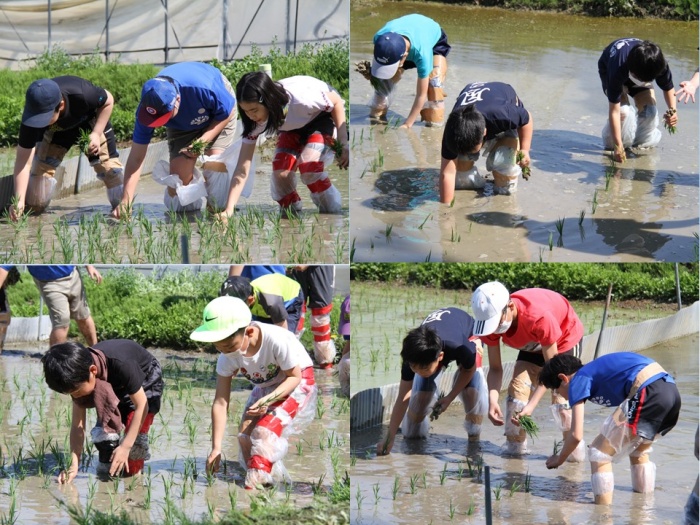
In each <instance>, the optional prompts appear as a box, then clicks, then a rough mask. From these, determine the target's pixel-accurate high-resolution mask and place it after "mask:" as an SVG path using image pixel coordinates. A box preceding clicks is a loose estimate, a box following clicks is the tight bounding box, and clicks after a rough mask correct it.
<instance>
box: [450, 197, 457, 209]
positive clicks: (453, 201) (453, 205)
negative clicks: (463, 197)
mask: <svg viewBox="0 0 700 525" xmlns="http://www.w3.org/2000/svg"><path fill="white" fill-rule="evenodd" d="M456 198H457V197H452V200H451V201H450V208H454V207H455V199H456Z"/></svg>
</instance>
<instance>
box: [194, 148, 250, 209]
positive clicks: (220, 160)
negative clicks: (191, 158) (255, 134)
mask: <svg viewBox="0 0 700 525" xmlns="http://www.w3.org/2000/svg"><path fill="white" fill-rule="evenodd" d="M241 144H242V141H241V140H240V139H239V140H237V141H236V142H234V143H233V144H231V146H229V147H228V148H226V149H225V150H224V151H223V152H222V153H221V154H219V155H209V156H207V155H204V156H202V157H200V159H201V161H202V164H201V166H202V173H203V176H204V182H205V187H206V191H207V204H209V206H211V207H213V208H215V209H219V210H221V209H224V208H225V207H226V201H227V200H228V193H229V189H230V187H231V178H232V177H233V172H234V170H235V169H236V164H238V157H239V156H240V153H241ZM254 183H255V160H251V164H250V170H249V172H248V178H247V179H246V182H245V185H244V186H243V191H242V192H241V196H242V197H245V198H248V197H250V196H251V195H252V193H253V184H254Z"/></svg>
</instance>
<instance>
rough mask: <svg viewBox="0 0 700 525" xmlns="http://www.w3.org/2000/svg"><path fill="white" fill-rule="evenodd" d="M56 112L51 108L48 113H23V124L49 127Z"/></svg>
mask: <svg viewBox="0 0 700 525" xmlns="http://www.w3.org/2000/svg"><path fill="white" fill-rule="evenodd" d="M55 113H56V112H55V111H53V110H51V111H47V112H46V113H39V114H38V115H28V114H26V113H25V114H23V115H22V124H23V125H25V126H29V127H30V128H46V127H48V125H49V123H50V122H51V119H52V118H53V116H54V114H55Z"/></svg>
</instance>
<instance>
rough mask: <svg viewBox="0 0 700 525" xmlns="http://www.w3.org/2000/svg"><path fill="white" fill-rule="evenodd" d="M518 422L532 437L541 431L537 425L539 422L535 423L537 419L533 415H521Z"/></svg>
mask: <svg viewBox="0 0 700 525" xmlns="http://www.w3.org/2000/svg"><path fill="white" fill-rule="evenodd" d="M518 423H519V424H520V426H521V427H522V428H523V430H524V431H525V433H526V434H527V435H528V437H529V438H530V439H534V438H536V437H537V432H539V430H540V427H538V426H537V423H535V420H534V419H532V417H530V416H528V415H524V416H520V417H518Z"/></svg>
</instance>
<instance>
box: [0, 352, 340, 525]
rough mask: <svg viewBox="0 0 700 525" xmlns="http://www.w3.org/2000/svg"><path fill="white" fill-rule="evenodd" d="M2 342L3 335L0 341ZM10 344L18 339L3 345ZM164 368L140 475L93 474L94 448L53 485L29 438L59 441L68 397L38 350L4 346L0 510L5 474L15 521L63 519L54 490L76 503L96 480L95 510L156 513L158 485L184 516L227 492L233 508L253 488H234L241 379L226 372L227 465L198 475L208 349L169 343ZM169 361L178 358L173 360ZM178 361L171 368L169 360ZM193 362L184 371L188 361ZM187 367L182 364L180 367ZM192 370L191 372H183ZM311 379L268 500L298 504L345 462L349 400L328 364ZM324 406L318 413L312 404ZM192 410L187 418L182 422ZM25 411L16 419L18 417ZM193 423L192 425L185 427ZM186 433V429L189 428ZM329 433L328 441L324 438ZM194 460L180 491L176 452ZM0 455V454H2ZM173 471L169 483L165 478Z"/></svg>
mask: <svg viewBox="0 0 700 525" xmlns="http://www.w3.org/2000/svg"><path fill="white" fill-rule="evenodd" d="M8 346H9V345H8ZM11 346H13V347H15V346H17V345H11ZM156 355H157V356H158V357H159V359H160V360H161V363H162V364H163V366H164V367H165V369H166V373H165V374H164V375H165V378H166V391H165V393H164V396H163V404H162V410H161V412H160V414H159V415H158V416H157V417H156V419H155V422H154V424H153V427H152V428H151V432H150V436H151V443H152V446H151V454H152V459H151V460H150V461H147V462H146V465H150V469H151V473H150V477H149V476H148V475H147V474H146V473H144V475H143V476H141V477H137V478H132V479H123V480H120V481H119V482H118V483H117V484H116V485H115V483H114V482H102V481H96V480H95V466H94V462H96V461H97V454H96V452H95V451H93V464H92V465H91V466H88V467H87V468H86V469H85V470H83V469H81V471H80V473H79V474H78V476H77V478H76V479H75V481H74V483H73V484H71V485H68V486H58V485H57V484H56V483H55V476H54V475H53V474H51V475H50V476H48V475H47V477H44V476H42V475H38V474H37V463H36V461H34V460H32V459H31V454H32V453H33V452H36V450H37V448H36V445H35V443H41V441H43V440H45V439H46V440H47V439H48V438H49V437H53V439H54V440H57V442H58V445H59V446H60V447H61V448H64V438H66V437H67V436H68V432H69V427H70V401H69V399H68V398H67V396H58V395H56V394H54V393H53V392H51V391H50V390H48V389H47V388H46V387H45V385H44V382H43V374H42V371H41V365H40V362H39V360H38V359H36V358H32V357H29V356H28V354H27V353H26V352H25V351H13V350H12V349H10V350H9V351H8V349H7V346H6V350H5V353H4V354H3V355H2V357H1V358H0V392H1V394H0V400H2V401H1V405H2V408H0V410H1V411H2V415H3V417H2V418H1V421H0V429H1V430H0V434H1V435H2V442H1V443H0V450H1V451H2V458H4V459H0V468H2V469H3V470H2V472H3V475H1V476H0V516H7V514H8V512H9V505H10V495H9V492H10V486H11V485H10V484H11V480H10V478H8V475H9V476H12V477H14V478H15V479H17V482H16V483H17V484H16V494H17V500H16V501H17V509H18V513H19V514H18V521H17V523H56V524H66V525H67V524H68V523H71V521H70V519H69V517H68V514H67V512H66V511H65V509H63V508H61V507H60V506H59V504H58V501H57V500H60V501H65V502H66V503H68V504H70V505H77V506H78V507H79V508H83V509H85V507H86V505H87V504H88V502H89V501H90V498H89V496H88V494H89V491H90V487H91V485H93V484H94V485H95V487H96V488H95V489H94V490H95V494H94V498H93V499H92V508H93V509H95V510H99V511H101V512H108V513H119V512H121V511H122V510H125V511H126V512H127V513H128V514H129V515H130V516H132V517H133V518H134V519H136V520H137V521H138V522H140V523H163V516H164V512H165V510H164V509H165V506H166V503H165V502H166V498H167V497H168V495H167V491H168V490H169V498H170V500H171V501H172V502H173V503H174V506H175V508H177V509H179V510H181V511H182V512H184V513H185V514H186V515H187V516H188V517H189V518H190V519H195V518H199V517H201V516H202V515H203V514H204V515H208V514H209V512H210V510H209V508H210V507H211V508H212V509H213V512H214V514H215V515H219V516H223V515H224V514H225V513H226V512H227V511H228V509H230V508H231V500H232V498H234V499H235V505H236V508H238V509H247V508H248V507H249V505H250V502H251V497H254V496H256V495H259V494H260V492H259V491H246V490H245V489H244V488H243V480H244V478H245V471H244V470H242V469H241V468H240V467H239V466H238V463H237V457H238V445H237V439H236V437H235V436H236V433H235V423H234V421H236V420H237V418H238V416H239V415H240V412H241V410H242V408H243V405H244V403H245V400H246V399H247V397H248V394H249V390H248V389H247V388H246V385H245V383H247V381H243V382H237V381H235V382H234V387H236V390H235V391H233V392H232V398H231V407H230V416H229V423H228V426H227V433H226V436H225V438H224V446H223V449H224V454H225V456H226V462H225V463H226V470H225V472H224V471H223V470H222V471H220V473H219V474H217V475H216V477H215V478H214V479H213V483H212V484H211V486H210V484H209V483H208V482H207V479H206V476H205V474H204V465H205V461H206V457H207V455H208V453H209V450H210V416H209V413H210V408H211V401H212V399H213V396H214V381H213V378H214V377H215V374H214V368H213V365H214V362H215V361H214V357H215V356H204V357H201V356H185V357H183V356H182V354H179V357H178V358H177V359H173V358H172V357H170V358H169V357H168V356H169V355H171V354H170V353H167V354H166V353H164V352H156ZM176 363H177V364H176ZM178 366H179V367H181V369H182V372H181V374H179V375H178V373H177V371H176V368H177V367H178ZM193 369H194V370H198V372H196V373H195V372H191V370H193ZM188 370H190V372H188ZM193 377H196V378H197V379H192V378H193ZM316 381H317V383H318V385H319V393H320V399H321V403H322V409H321V410H317V417H316V419H314V421H313V422H312V423H311V425H310V426H309V427H307V428H306V429H305V430H304V432H303V433H302V434H298V435H295V436H292V437H291V438H290V442H289V452H288V454H287V456H286V458H285V460H284V461H285V465H286V467H287V469H288V471H289V473H290V475H291V477H292V480H293V483H292V485H291V486H290V487H289V489H288V490H289V493H288V494H287V493H286V492H285V487H284V486H282V487H281V488H280V489H279V491H278V492H277V494H274V495H272V500H273V501H280V502H282V501H284V500H285V499H287V497H288V498H289V502H290V503H291V504H292V505H294V506H303V505H308V504H310V503H311V501H312V499H313V490H312V483H314V482H318V480H319V478H321V476H324V481H323V487H324V488H325V489H328V488H329V486H330V484H331V483H332V482H333V479H334V469H333V464H334V462H336V463H337V464H338V465H340V466H341V468H340V475H341V476H342V475H343V473H344V472H345V469H346V468H347V465H348V463H349V447H350V440H349V426H348V415H347V414H348V401H347V399H345V400H342V399H340V398H338V397H337V395H338V394H339V388H338V387H337V377H335V376H333V375H332V372H331V371H324V370H318V371H317V372H316ZM321 411H322V412H323V414H322V415H321V416H320V419H319V413H320V412H321ZM88 414H89V428H92V425H93V424H94V411H88ZM188 420H191V421H192V423H188ZM21 421H24V423H23V424H22V423H20V422H21ZM191 426H193V428H194V430H191V429H190V427H191ZM191 436H192V437H191ZM329 443H330V445H329ZM20 446H22V447H23V448H22V456H23V457H24V458H25V460H26V461H25V463H26V465H27V466H28V467H27V468H28V475H27V477H26V478H24V479H23V480H19V477H18V475H17V471H16V470H15V468H14V467H15V466H16V465H18V463H17V462H16V461H15V460H14V459H13V457H16V456H17V455H18V451H19V447H20ZM45 458H46V471H48V470H49V469H51V468H52V467H54V466H55V465H56V461H55V459H54V456H53V455H52V454H51V452H50V451H47V452H46V454H45ZM192 460H195V461H196V468H197V470H198V473H199V475H198V477H197V479H196V480H195V481H194V485H193V486H192V485H188V488H187V493H186V495H185V496H184V497H183V495H182V494H183V485H185V483H184V480H183V473H184V471H185V462H191V461H192ZM3 461H4V463H3ZM149 480H150V483H151V496H150V497H151V503H150V508H146V501H147V494H148V490H147V488H146V485H147V484H148V482H149ZM171 480H172V486H171V487H170V488H169V489H167V488H166V487H167V485H168V484H169V483H170V482H171Z"/></svg>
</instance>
